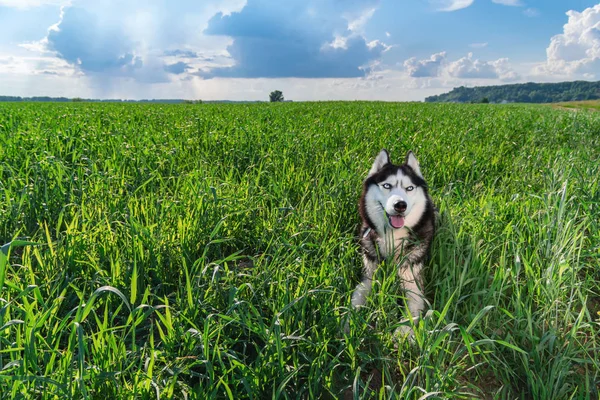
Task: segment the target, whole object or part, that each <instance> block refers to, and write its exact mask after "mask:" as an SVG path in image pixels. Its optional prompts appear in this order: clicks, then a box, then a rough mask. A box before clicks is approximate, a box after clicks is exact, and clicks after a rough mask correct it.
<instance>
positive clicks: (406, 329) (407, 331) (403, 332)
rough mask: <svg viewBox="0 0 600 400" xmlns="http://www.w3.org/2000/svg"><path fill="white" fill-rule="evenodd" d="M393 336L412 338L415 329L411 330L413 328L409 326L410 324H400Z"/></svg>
mask: <svg viewBox="0 0 600 400" xmlns="http://www.w3.org/2000/svg"><path fill="white" fill-rule="evenodd" d="M394 336H396V337H397V338H398V339H405V338H407V337H408V338H414V336H415V331H413V328H411V327H410V325H400V326H399V327H398V328H396V330H395V331H394Z"/></svg>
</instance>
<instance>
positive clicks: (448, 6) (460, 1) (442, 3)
mask: <svg viewBox="0 0 600 400" xmlns="http://www.w3.org/2000/svg"><path fill="white" fill-rule="evenodd" d="M473 1H474V0H430V3H432V4H433V6H434V7H435V8H436V10H438V11H456V10H460V9H463V8H467V7H469V6H470V5H471V4H473Z"/></svg>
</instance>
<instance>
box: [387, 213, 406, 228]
mask: <svg viewBox="0 0 600 400" xmlns="http://www.w3.org/2000/svg"><path fill="white" fill-rule="evenodd" d="M390 224H391V225H392V227H393V228H396V229H398V228H402V227H403V226H404V217H401V216H399V215H390Z"/></svg>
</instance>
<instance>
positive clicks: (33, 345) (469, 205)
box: [0, 103, 600, 399]
mask: <svg viewBox="0 0 600 400" xmlns="http://www.w3.org/2000/svg"><path fill="white" fill-rule="evenodd" d="M599 132H600V114H598V115H596V114H594V113H573V112H566V111H560V110H553V109H550V108H544V107H536V106H484V105H430V104H428V105H424V104H384V103H303V104H268V105H267V104H262V105H201V106H198V105H189V106H188V105H169V106H167V105H131V104H129V105H110V104H0V245H3V247H2V249H1V252H0V396H1V397H2V398H18V397H25V398H44V399H46V398H47V399H51V398H58V397H66V398H148V399H150V398H151V399H154V398H190V399H191V398H197V399H205V398H230V399H234V398H255V399H261V398H290V399H292V398H341V397H344V396H347V397H353V398H375V397H376V398H414V399H421V398H422V399H425V398H490V399H491V398H498V399H514V398H522V399H529V398H534V399H597V398H598V385H599V382H600V355H599V352H598V350H599V344H600V343H599V338H598V333H599V330H600V326H599V324H600V315H599V314H598V312H599V311H600V287H599V282H600V272H599V271H600V269H599V268H598V267H599V266H600V261H599V260H600V233H599V232H600V229H599V228H600V226H599V224H600V223H599V222H598V221H599V220H600V208H599V201H600V194H599V193H600V192H599V184H598V176H600V171H599V165H600V136H599ZM381 148H387V149H388V150H390V152H391V154H392V158H393V159H395V160H401V159H402V158H403V157H404V155H405V153H406V152H407V151H408V150H413V151H415V152H416V154H417V156H418V158H419V161H420V162H421V165H422V169H423V171H424V174H425V176H426V178H427V179H428V182H429V184H430V186H431V192H432V195H433V198H434V199H435V201H436V203H437V205H438V207H439V208H440V211H441V218H440V221H439V224H438V225H439V227H438V234H437V237H436V239H435V242H434V245H433V250H432V257H431V261H430V263H429V265H428V269H427V281H428V286H427V293H428V299H429V301H430V307H429V310H428V311H427V313H426V315H425V316H424V318H423V319H421V320H420V321H419V322H418V324H417V326H415V333H416V335H415V340H414V341H413V342H410V341H400V342H398V341H396V340H395V339H394V338H393V332H394V330H395V329H396V328H397V326H398V323H399V322H398V321H400V320H402V319H403V312H404V311H403V309H402V307H400V306H399V304H400V303H401V300H402V293H401V292H400V291H399V290H398V286H399V285H398V282H397V281H396V274H395V273H394V267H393V265H386V266H384V267H383V268H381V269H380V270H379V271H378V273H377V274H376V277H375V278H376V282H375V286H374V291H373V293H372V296H371V297H370V298H369V301H368V303H367V305H366V306H365V307H364V308H362V309H360V310H358V311H354V310H351V309H350V308H349V307H348V306H349V303H350V296H351V291H352V289H353V287H354V286H355V285H356V283H357V281H358V279H359V273H360V267H361V261H360V256H359V253H358V247H357V244H356V233H357V231H356V228H357V225H358V223H359V220H358V213H357V200H358V196H359V192H360V187H361V181H362V178H363V177H364V174H365V173H366V171H367V170H368V168H369V166H370V164H371V162H372V158H373V157H374V156H375V155H376V154H377V152H378V151H379V150H380V149H381ZM347 316H348V317H349V318H350V332H349V333H348V334H344V333H342V331H341V329H340V327H341V325H342V321H344V320H345V318H346V317H347Z"/></svg>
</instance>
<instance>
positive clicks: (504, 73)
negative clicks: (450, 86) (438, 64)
mask: <svg viewBox="0 0 600 400" xmlns="http://www.w3.org/2000/svg"><path fill="white" fill-rule="evenodd" d="M446 71H447V73H448V75H450V76H452V77H455V78H480V79H500V80H502V81H514V80H517V79H518V78H519V76H518V74H517V73H516V72H515V71H514V70H513V69H512V67H511V66H510V64H509V62H508V58H499V59H498V60H496V61H482V60H478V59H474V58H473V53H469V54H468V55H467V56H466V57H463V58H460V59H458V60H456V61H454V62H451V63H450V64H448V66H447V67H446Z"/></svg>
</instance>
